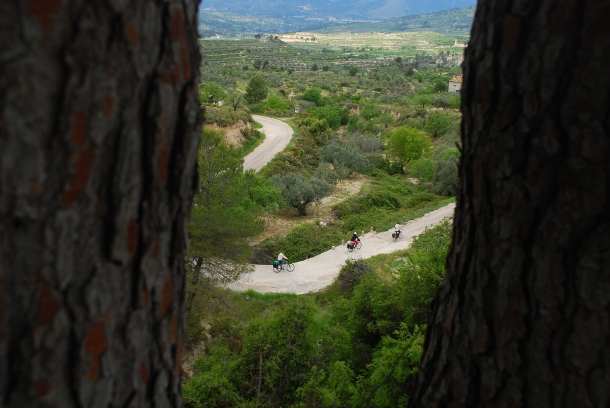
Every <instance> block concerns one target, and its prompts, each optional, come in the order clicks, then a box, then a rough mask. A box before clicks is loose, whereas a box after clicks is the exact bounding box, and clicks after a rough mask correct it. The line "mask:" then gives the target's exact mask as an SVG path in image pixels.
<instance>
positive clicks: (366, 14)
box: [200, 0, 477, 21]
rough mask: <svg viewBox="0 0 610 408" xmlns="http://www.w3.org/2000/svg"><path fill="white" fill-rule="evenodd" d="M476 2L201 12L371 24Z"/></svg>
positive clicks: (351, 1) (275, 0)
mask: <svg viewBox="0 0 610 408" xmlns="http://www.w3.org/2000/svg"><path fill="white" fill-rule="evenodd" d="M476 3H477V2H476V0H420V1H416V0H232V1H226V0H205V1H203V2H202V3H201V5H200V9H201V10H202V11H204V12H208V13H212V12H222V13H235V14H239V15H250V16H261V17H273V18H284V19H285V18H291V19H293V18H296V19H302V20H319V19H322V20H326V19H329V20H338V21H363V20H364V21H374V20H384V19H388V18H396V17H402V16H407V15H415V14H426V13H434V12H437V11H441V10H449V9H453V8H461V7H470V6H476Z"/></svg>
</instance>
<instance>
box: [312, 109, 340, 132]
mask: <svg viewBox="0 0 610 408" xmlns="http://www.w3.org/2000/svg"><path fill="white" fill-rule="evenodd" d="M307 113H308V114H309V115H311V116H314V117H316V118H318V119H320V120H326V123H328V126H330V127H331V128H332V129H333V130H337V129H339V127H340V126H341V125H344V124H346V123H347V120H348V117H349V111H348V110H347V108H344V107H342V106H336V105H335V106H322V107H316V108H310V109H309V110H308V111H307Z"/></svg>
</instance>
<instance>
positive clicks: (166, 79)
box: [159, 72, 172, 84]
mask: <svg viewBox="0 0 610 408" xmlns="http://www.w3.org/2000/svg"><path fill="white" fill-rule="evenodd" d="M159 81H161V83H163V84H169V83H170V82H171V81H172V78H171V77H170V75H169V73H168V72H166V73H164V74H163V75H161V78H159Z"/></svg>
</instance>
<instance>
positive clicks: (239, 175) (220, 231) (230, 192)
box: [186, 130, 262, 316]
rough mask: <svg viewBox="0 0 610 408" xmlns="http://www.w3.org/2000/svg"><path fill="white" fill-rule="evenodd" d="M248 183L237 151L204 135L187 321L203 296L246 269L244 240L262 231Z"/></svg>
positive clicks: (193, 214) (192, 234) (210, 133)
mask: <svg viewBox="0 0 610 408" xmlns="http://www.w3.org/2000/svg"><path fill="white" fill-rule="evenodd" d="M248 181H249V179H248V178H247V177H246V176H245V175H244V172H243V158H242V157H241V155H240V154H239V151H238V150H237V149H235V148H233V147H231V146H228V145H227V144H225V143H224V142H223V141H222V133H220V132H215V131H212V130H204V131H203V134H202V138H201V147H200V150H199V178H198V189H197V194H196V195H195V198H194V200H193V204H194V206H193V209H192V211H191V222H190V224H189V237H190V248H189V253H188V257H189V262H187V266H188V269H187V271H188V276H187V296H186V311H187V316H188V314H189V313H190V310H191V308H192V306H193V302H194V301H195V298H196V297H197V296H198V294H199V293H200V292H201V291H202V290H205V288H207V287H211V286H215V285H219V284H226V283H228V282H231V281H233V280H236V279H237V278H239V275H240V274H241V273H243V272H244V271H245V270H247V269H248V267H247V266H246V262H247V260H248V258H249V255H250V251H249V246H248V245H247V244H246V243H245V242H244V238H246V237H249V236H252V235H254V234H256V233H258V232H260V230H261V229H262V224H261V222H260V221H259V220H258V218H257V214H258V213H260V211H261V210H260V207H258V206H257V205H255V203H254V202H253V201H252V200H251V199H250V195H249V185H248V183H247V182H248Z"/></svg>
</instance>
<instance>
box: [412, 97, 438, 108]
mask: <svg viewBox="0 0 610 408" xmlns="http://www.w3.org/2000/svg"><path fill="white" fill-rule="evenodd" d="M413 100H414V101H415V103H416V104H418V105H421V107H422V108H425V107H426V105H431V104H432V102H433V100H432V97H431V96H430V95H426V94H417V95H415V96H414V98H413Z"/></svg>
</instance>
